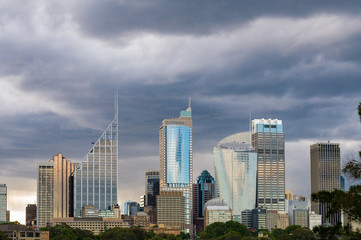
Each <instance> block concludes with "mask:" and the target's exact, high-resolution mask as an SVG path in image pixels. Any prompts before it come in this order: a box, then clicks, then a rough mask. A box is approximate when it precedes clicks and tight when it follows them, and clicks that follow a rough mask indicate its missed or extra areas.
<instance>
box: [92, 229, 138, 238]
mask: <svg viewBox="0 0 361 240" xmlns="http://www.w3.org/2000/svg"><path fill="white" fill-rule="evenodd" d="M98 237H99V238H100V239H104V240H107V239H111V240H137V235H136V234H135V233H134V232H133V231H131V230H130V229H129V228H119V227H116V228H112V229H109V230H107V231H105V232H103V233H102V234H99V236H98Z"/></svg>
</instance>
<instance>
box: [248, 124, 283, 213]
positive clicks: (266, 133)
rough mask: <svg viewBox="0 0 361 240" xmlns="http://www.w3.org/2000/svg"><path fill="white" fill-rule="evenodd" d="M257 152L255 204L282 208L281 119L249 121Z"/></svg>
mask: <svg viewBox="0 0 361 240" xmlns="http://www.w3.org/2000/svg"><path fill="white" fill-rule="evenodd" d="M252 146H253V147H254V151H255V152H256V153H257V207H265V208H267V210H278V211H282V212H283V211H285V134H284V132H283V125H282V120H278V119H254V120H252Z"/></svg>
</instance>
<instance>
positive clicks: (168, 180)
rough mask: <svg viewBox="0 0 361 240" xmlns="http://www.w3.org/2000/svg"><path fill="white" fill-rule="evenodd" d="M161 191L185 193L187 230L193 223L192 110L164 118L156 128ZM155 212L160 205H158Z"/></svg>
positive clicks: (189, 108)
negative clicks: (172, 117) (170, 117)
mask: <svg viewBox="0 0 361 240" xmlns="http://www.w3.org/2000/svg"><path fill="white" fill-rule="evenodd" d="M159 152H160V153H159V155H160V191H161V192H162V191H167V192H169V191H181V192H182V193H183V196H184V211H185V212H184V223H185V224H181V225H182V226H183V225H184V226H185V228H186V229H185V230H186V232H191V229H192V228H193V226H192V182H193V155H192V110H191V107H190V104H189V107H188V108H187V110H185V111H181V113H180V117H179V118H176V119H164V120H163V122H162V126H161V127H160V129H159ZM157 209H158V215H159V214H161V213H159V211H160V208H159V206H157Z"/></svg>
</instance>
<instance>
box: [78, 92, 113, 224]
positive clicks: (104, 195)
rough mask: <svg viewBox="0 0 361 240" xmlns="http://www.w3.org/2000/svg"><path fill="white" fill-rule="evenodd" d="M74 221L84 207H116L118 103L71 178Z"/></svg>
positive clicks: (101, 208)
mask: <svg viewBox="0 0 361 240" xmlns="http://www.w3.org/2000/svg"><path fill="white" fill-rule="evenodd" d="M73 176H74V178H73V184H74V188H73V189H74V193H73V198H74V217H80V216H81V215H82V209H83V207H84V206H85V205H93V206H94V207H95V208H97V209H98V210H111V208H112V205H113V204H117V203H118V99H117V98H116V101H115V116H114V119H113V121H112V122H111V123H110V124H109V126H108V127H107V128H106V129H105V131H104V132H103V133H102V135H101V136H100V137H99V139H98V140H97V141H96V142H95V143H94V144H93V147H92V148H91V149H90V150H89V152H88V153H87V154H86V155H85V157H84V159H83V160H82V162H81V163H80V164H78V165H77V166H76V168H75V170H74V174H73Z"/></svg>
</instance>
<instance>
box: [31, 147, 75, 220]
mask: <svg viewBox="0 0 361 240" xmlns="http://www.w3.org/2000/svg"><path fill="white" fill-rule="evenodd" d="M73 171H74V164H73V163H71V162H70V161H69V160H67V159H66V158H65V157H64V156H63V154H62V153H58V154H57V155H54V156H53V158H52V159H50V160H49V162H40V163H39V164H38V190H37V201H38V202H37V226H39V227H46V226H49V225H50V224H51V221H52V218H54V217H55V218H63V217H69V216H70V215H69V214H70V210H71V202H70V201H71V199H70V190H71V189H70V175H71V174H72V172H73Z"/></svg>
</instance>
